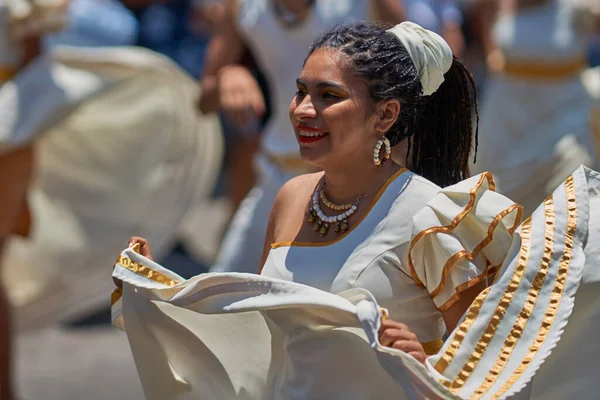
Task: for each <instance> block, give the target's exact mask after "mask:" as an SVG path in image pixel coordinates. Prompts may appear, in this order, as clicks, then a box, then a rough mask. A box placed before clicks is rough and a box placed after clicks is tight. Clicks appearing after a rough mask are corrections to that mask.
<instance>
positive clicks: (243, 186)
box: [0, 0, 600, 399]
mask: <svg viewBox="0 0 600 400" xmlns="http://www.w3.org/2000/svg"><path fill="white" fill-rule="evenodd" d="M37 3H38V2H37V1H27V0H1V2H0V6H1V7H2V9H1V10H2V15H1V17H2V18H3V22H2V29H3V31H2V32H0V35H2V39H0V53H1V54H0V109H2V110H3V111H0V119H4V120H3V121H2V122H0V155H3V157H2V158H0V193H2V195H3V196H4V193H5V192H2V191H4V190H5V188H16V187H17V186H18V185H21V186H27V189H26V190H25V189H24V190H22V191H21V192H19V193H20V194H19V195H15V198H16V200H15V204H17V203H18V204H17V206H14V207H13V210H16V212H13V213H12V214H11V215H10V216H4V215H2V218H0V224H2V223H5V221H8V220H9V219H10V222H6V223H5V225H6V226H2V227H0V228H1V229H2V231H1V232H0V234H2V235H3V236H1V237H0V247H1V246H2V245H4V252H3V253H4V254H3V256H4V257H3V258H4V262H3V274H4V284H5V286H6V288H7V293H8V295H9V299H10V301H11V302H12V304H13V306H14V307H16V309H18V310H19V312H18V313H17V314H18V317H17V320H18V321H17V324H18V326H19V327H20V328H22V329H28V328H33V327H39V326H43V325H45V324H49V323H56V322H65V321H72V320H73V319H76V318H81V317H85V316H86V315H88V314H90V313H95V312H97V311H98V310H102V309H105V308H108V305H107V304H106V300H105V299H106V297H105V296H106V294H107V293H108V291H109V290H110V285H111V282H110V277H109V274H110V268H109V266H110V262H111V261H112V260H113V259H114V257H115V256H116V254H117V253H118V251H119V250H120V249H121V248H124V247H125V246H126V245H127V238H128V237H129V236H131V235H143V236H145V237H147V238H149V240H150V241H151V242H153V243H155V244H154V245H153V249H155V252H157V253H158V254H157V258H158V259H161V260H166V261H164V262H165V263H167V264H168V265H169V266H170V267H171V268H172V269H173V270H175V271H178V272H180V273H181V274H182V275H184V276H192V275H195V274H197V273H202V272H205V271H207V270H208V269H209V268H211V269H212V270H213V271H245V272H256V271H257V266H258V265H259V262H260V258H261V252H262V245H263V243H262V242H263V238H264V231H265V229H266V221H267V219H268V217H269V210H270V206H271V204H272V202H273V200H274V197H275V196H276V194H277V191H278V190H279V188H280V187H281V186H282V185H283V183H284V182H285V181H286V180H287V179H289V178H291V177H293V176H295V175H297V174H300V173H304V172H308V171H310V170H311V169H310V168H309V167H308V166H306V165H304V164H303V163H302V161H301V160H300V159H299V157H298V156H297V154H295V152H296V146H297V145H296V142H295V138H294V136H293V133H292V131H291V129H290V128H289V127H288V126H287V125H289V120H288V117H287V107H288V104H289V101H290V100H291V97H292V96H293V94H294V93H295V90H296V89H295V77H296V76H297V74H298V72H299V69H300V68H301V63H302V60H303V58H304V56H305V54H306V53H307V50H308V47H307V46H308V45H309V44H310V43H311V42H312V40H313V39H314V37H315V36H316V35H318V34H319V31H322V30H325V29H326V28H329V27H330V26H329V25H332V24H336V23H340V22H344V21H345V20H348V19H356V20H364V19H378V20H383V21H385V22H387V23H398V22H401V21H403V20H410V21H414V22H416V23H418V24H420V25H422V26H423V27H425V28H428V29H430V30H433V31H435V32H438V33H439V34H440V35H441V36H442V37H444V38H445V39H446V41H447V42H448V43H449V44H450V46H451V48H452V49H453V52H454V55H455V56H456V57H458V58H460V59H462V60H463V61H465V63H466V65H467V66H468V68H469V69H470V70H471V72H472V73H473V75H474V78H475V80H476V82H477V86H478V88H479V99H480V105H481V107H480V116H481V122H480V125H479V131H480V137H479V143H478V146H479V156H478V160H477V162H475V163H474V164H473V172H481V171H482V170H491V171H492V172H493V173H494V174H495V175H496V178H497V180H498V184H499V188H500V190H501V191H502V190H504V191H505V192H506V193H507V194H508V195H509V197H512V198H513V199H514V200H515V201H517V202H520V203H522V204H524V205H525V207H526V209H527V207H533V205H537V204H538V203H539V202H540V201H541V200H542V199H543V198H544V197H545V196H546V195H547V194H548V193H550V192H551V190H552V189H553V188H554V186H556V185H558V183H559V182H561V181H562V180H563V179H564V177H565V176H566V175H567V174H568V173H570V172H572V170H574V169H575V168H576V167H577V166H578V165H579V164H582V163H584V164H588V165H589V166H592V167H593V166H595V165H597V163H596V150H597V149H596V148H595V146H596V145H597V144H598V143H600V141H599V135H600V132H598V131H599V130H600V122H599V121H598V120H599V119H600V117H599V115H600V108H599V106H598V104H599V97H600V69H598V67H599V66H600V5H599V4H600V3H599V2H597V1H595V0H377V1H375V0H372V1H369V0H285V1H284V0H272V1H271V0H69V2H68V4H67V3H66V0H56V1H47V2H44V5H43V7H50V8H51V9H53V10H54V11H56V13H55V14H52V15H49V16H48V18H47V21H46V22H48V21H50V22H48V24H47V25H44V24H43V23H42V22H39V21H38V20H36V19H35V18H37V17H39V16H40V15H42V14H43V12H40V11H38V10H36V9H35V7H36V6H37ZM40 4H41V2H40ZM43 7H42V8H43ZM27 10H29V11H27ZM40 18H41V17H40ZM53 24H55V25H53ZM44 26H51V27H50V28H48V29H45V28H44ZM594 132H595V133H594ZM198 137H201V139H198ZM28 146H31V147H32V148H34V150H31V151H35V157H33V158H35V161H34V163H33V164H32V163H31V162H29V161H24V160H25V159H24V158H23V157H24V156H22V155H20V154H17V153H15V152H18V151H21V152H23V151H25V152H27V151H28V150H27V149H28ZM24 149H25V150H24ZM29 156H31V154H29ZM25 157H27V156H25ZM20 163H21V164H23V163H24V164H26V165H27V166H26V167H24V169H19V167H18V166H19V165H20ZM190 171H193V172H190ZM532 177H534V181H535V185H532V184H531V183H530V182H531V180H532ZM535 177H538V178H535ZM3 182H5V183H3ZM6 182H7V183H6ZM2 185H4V186H2ZM536 185H537V186H536ZM534 186H535V187H534ZM11 190H12V189H11ZM15 190H16V189H15ZM25 194H26V198H24V199H23V198H21V197H23V196H24V195H25ZM19 196H21V197H19ZM8 197H10V196H8ZM3 201H5V200H0V206H1V207H3V210H4V211H2V212H5V213H8V212H9V211H10V210H11V208H10V204H8V203H6V204H8V205H6V206H5V204H4V203H3ZM6 202H8V200H6ZM21 203H25V206H22V204H21ZM23 210H25V211H23ZM528 211H531V209H528ZM2 212H0V214H2ZM124 221H126V222H124ZM229 223H230V225H229V228H228V229H227V226H228V224H229ZM17 228H19V229H17ZM13 233H20V234H21V235H20V236H19V235H13ZM119 246H120V247H119ZM219 246H220V251H217V250H218V248H219ZM217 253H218V255H217ZM107 257H108V259H107ZM24 265H26V266H27V267H26V268H25V267H24ZM92 270H93V271H92ZM94 271H96V272H94ZM101 281H102V282H103V283H102V284H100V283H99V282H101ZM76 289H78V290H79V291H80V292H81V294H80V295H78V294H76V293H75V290H76ZM41 304H43V306H42V307H41V306H40V305H41ZM0 357H8V356H7V355H4V356H2V354H0ZM1 379H2V377H0V380H1ZM2 398H3V399H4V397H2ZM7 398H8V397H7Z"/></svg>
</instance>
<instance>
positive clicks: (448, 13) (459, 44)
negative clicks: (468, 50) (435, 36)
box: [402, 0, 465, 58]
mask: <svg viewBox="0 0 600 400" xmlns="http://www.w3.org/2000/svg"><path fill="white" fill-rule="evenodd" d="M402 2H403V4H404V8H405V9H406V18H407V19H408V20H409V21H412V22H415V23H417V24H419V25H421V26H423V27H424V28H426V29H429V30H431V31H433V32H436V33H439V34H440V35H441V36H442V37H443V38H444V39H445V40H446V42H448V45H450V48H451V49H452V51H453V52H454V54H455V55H456V56H457V57H459V58H460V57H462V55H463V53H464V50H465V49H464V47H465V38H464V35H463V31H462V23H463V16H462V11H461V9H460V7H459V4H458V1H456V0H402Z"/></svg>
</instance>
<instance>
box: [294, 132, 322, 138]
mask: <svg viewBox="0 0 600 400" xmlns="http://www.w3.org/2000/svg"><path fill="white" fill-rule="evenodd" d="M299 133H300V136H306V137H318V136H325V135H327V132H314V131H300V132H299Z"/></svg>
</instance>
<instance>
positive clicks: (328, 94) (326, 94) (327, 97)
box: [322, 93, 340, 99]
mask: <svg viewBox="0 0 600 400" xmlns="http://www.w3.org/2000/svg"><path fill="white" fill-rule="evenodd" d="M322 97H323V98H324V99H339V98H340V96H338V95H337V94H333V93H323V94H322Z"/></svg>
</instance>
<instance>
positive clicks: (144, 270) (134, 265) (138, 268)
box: [117, 256, 179, 287]
mask: <svg viewBox="0 0 600 400" xmlns="http://www.w3.org/2000/svg"><path fill="white" fill-rule="evenodd" d="M117 264H119V265H121V266H122V267H123V268H125V269H127V270H129V271H131V272H133V273H135V274H138V275H140V276H143V277H144V278H146V279H150V280H152V281H154V282H157V283H160V284H162V285H165V286H169V287H173V286H175V285H178V284H179V282H177V281H176V280H173V279H171V278H169V277H168V276H165V275H163V274H161V273H160V272H156V271H154V270H153V269H151V268H149V267H147V266H145V265H144V264H141V263H139V262H136V261H133V260H131V259H130V258H128V257H125V256H119V258H118V259H117Z"/></svg>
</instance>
